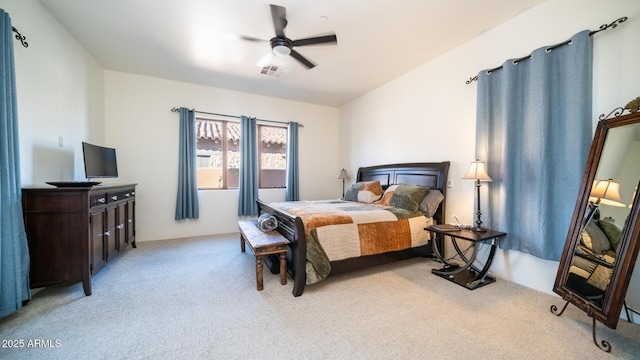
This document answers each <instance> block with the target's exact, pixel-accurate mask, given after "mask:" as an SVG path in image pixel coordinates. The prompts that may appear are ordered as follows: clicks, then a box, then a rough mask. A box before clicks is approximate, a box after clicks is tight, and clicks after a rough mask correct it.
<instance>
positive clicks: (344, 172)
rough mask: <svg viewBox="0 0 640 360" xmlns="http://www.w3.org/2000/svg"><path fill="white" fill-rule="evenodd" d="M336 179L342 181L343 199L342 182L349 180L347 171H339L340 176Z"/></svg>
mask: <svg viewBox="0 0 640 360" xmlns="http://www.w3.org/2000/svg"><path fill="white" fill-rule="evenodd" d="M338 179H342V198H343V199H344V181H345V180H347V179H350V178H349V174H347V170H345V169H342V170H340V175H338Z"/></svg>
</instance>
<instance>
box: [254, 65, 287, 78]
mask: <svg viewBox="0 0 640 360" xmlns="http://www.w3.org/2000/svg"><path fill="white" fill-rule="evenodd" d="M285 70H286V68H285V67H284V66H279V65H267V66H265V67H263V68H262V70H260V74H263V75H269V76H275V77H280V76H281V75H282V74H283V73H284V71H285Z"/></svg>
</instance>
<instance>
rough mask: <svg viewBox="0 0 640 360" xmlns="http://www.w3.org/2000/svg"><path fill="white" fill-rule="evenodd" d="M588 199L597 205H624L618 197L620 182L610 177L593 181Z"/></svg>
mask: <svg viewBox="0 0 640 360" xmlns="http://www.w3.org/2000/svg"><path fill="white" fill-rule="evenodd" d="M589 201H591V202H593V203H594V204H598V205H610V206H617V207H623V206H626V205H625V204H624V203H623V202H622V199H621V198H620V184H618V183H617V182H615V181H613V180H611V179H608V180H596V181H594V183H593V187H592V188H591V194H590V196H589Z"/></svg>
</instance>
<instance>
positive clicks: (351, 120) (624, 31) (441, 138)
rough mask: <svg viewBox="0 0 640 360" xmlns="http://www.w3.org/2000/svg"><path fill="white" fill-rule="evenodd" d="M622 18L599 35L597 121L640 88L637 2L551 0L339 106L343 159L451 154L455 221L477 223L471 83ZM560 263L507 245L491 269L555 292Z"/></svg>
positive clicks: (379, 160) (450, 201)
mask: <svg viewBox="0 0 640 360" xmlns="http://www.w3.org/2000/svg"><path fill="white" fill-rule="evenodd" d="M622 16H628V17H629V20H627V21H626V22H625V23H623V24H621V25H619V26H618V27H617V28H615V29H609V30H606V31H603V32H601V33H598V34H596V35H595V38H594V109H593V117H592V118H593V122H594V125H595V123H596V122H597V118H598V116H599V115H600V114H602V113H606V114H608V113H609V111H610V110H612V109H614V108H615V107H618V106H621V105H624V104H626V103H627V102H628V101H630V100H631V99H634V98H635V97H637V96H639V95H640V87H639V86H638V83H639V81H638V80H639V75H638V74H639V73H638V71H637V64H638V59H639V58H640V49H639V48H638V47H637V46H634V45H633V44H634V43H636V42H637V35H638V34H640V2H639V1H637V0H611V1H601V0H549V1H546V2H545V3H543V4H541V5H539V6H537V7H534V8H532V9H530V10H528V11H526V12H524V13H522V14H520V15H519V16H518V17H516V18H514V19H512V20H510V21H508V22H506V23H504V24H502V25H500V26H498V27H496V28H494V29H492V30H489V31H487V32H485V33H483V34H482V35H480V36H478V37H477V38H475V39H473V40H472V41H470V42H468V43H466V44H464V45H462V46H459V47H458V48H456V49H454V50H452V51H450V52H449V53H447V54H444V55H442V56H440V57H439V58H437V59H435V60H433V61H430V62H429V63H426V64H424V65H423V66H421V67H419V68H417V69H415V70H413V71H411V72H409V73H407V74H405V75H404V76H402V77H400V78H398V79H395V80H393V81H391V82H390V83H388V84H386V85H384V86H382V87H380V88H378V89H376V90H374V91H372V92H370V93H369V94H366V95H365V96H363V97H361V98H359V99H357V100H355V101H353V102H351V103H349V104H347V105H345V106H344V107H342V108H341V109H340V166H344V167H346V168H347V169H349V171H350V172H353V171H356V170H357V168H358V167H359V166H363V165H372V164H383V163H396V162H405V161H443V160H450V161H451V169H450V171H449V179H450V180H451V181H452V183H453V188H451V189H449V190H448V193H447V195H448V196H447V203H446V206H447V214H446V217H447V221H453V219H452V216H453V215H454V214H455V215H458V217H459V218H460V220H461V221H463V222H465V223H472V222H473V216H474V203H473V200H474V184H473V183H472V182H467V181H461V180H460V178H461V177H462V176H463V175H464V172H465V171H466V170H467V169H468V166H469V163H470V162H471V161H473V160H474V156H475V111H476V85H475V83H472V84H471V85H466V84H465V81H466V80H468V79H469V78H470V77H471V76H474V75H476V74H477V73H478V72H479V71H480V70H482V69H489V68H493V67H497V66H499V65H501V64H502V63H503V62H504V61H505V60H506V59H510V58H519V57H522V56H525V55H528V54H529V53H531V51H533V50H534V49H536V48H539V47H542V46H546V45H552V44H556V43H560V42H563V41H565V40H566V39H568V38H570V37H571V36H572V35H574V34H575V33H577V32H579V31H581V30H584V29H593V30H595V29H597V28H598V27H600V25H602V24H608V23H610V22H612V21H613V20H615V19H617V18H619V17H622ZM423 46H428V40H425V44H424V45H423ZM594 130H595V126H594ZM567 206H568V207H570V208H573V207H574V206H575V204H567ZM523 221H526V220H523ZM557 241H560V242H562V243H564V242H565V239H564V238H562V239H557ZM557 268H558V263H557V262H555V261H546V260H541V259H539V258H536V257H533V256H530V255H528V254H525V253H521V252H517V251H499V252H498V253H497V254H496V258H495V260H494V263H493V266H492V272H493V273H495V274H496V275H498V276H500V277H503V278H506V279H509V280H512V281H515V282H517V283H521V284H524V285H526V286H529V287H532V288H535V289H538V290H541V291H544V292H548V293H551V292H552V288H553V283H554V280H555V276H556V272H557Z"/></svg>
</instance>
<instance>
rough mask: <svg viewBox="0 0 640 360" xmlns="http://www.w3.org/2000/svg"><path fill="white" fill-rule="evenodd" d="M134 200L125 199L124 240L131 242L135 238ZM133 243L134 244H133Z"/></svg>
mask: <svg viewBox="0 0 640 360" xmlns="http://www.w3.org/2000/svg"><path fill="white" fill-rule="evenodd" d="M135 207H136V202H135V200H129V201H127V209H126V219H127V221H126V229H127V230H126V240H125V241H126V242H127V243H129V244H131V243H132V242H133V240H135V236H136V227H135V224H136V211H135ZM134 245H135V244H134Z"/></svg>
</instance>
